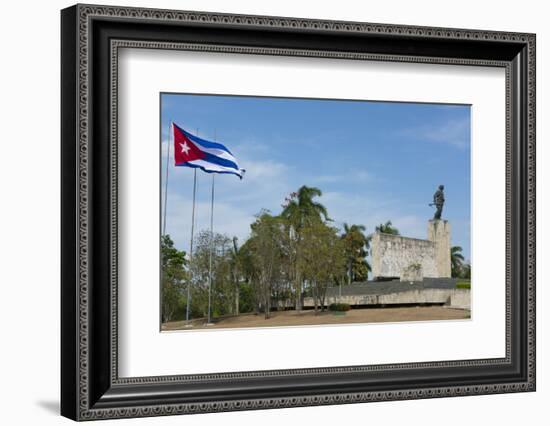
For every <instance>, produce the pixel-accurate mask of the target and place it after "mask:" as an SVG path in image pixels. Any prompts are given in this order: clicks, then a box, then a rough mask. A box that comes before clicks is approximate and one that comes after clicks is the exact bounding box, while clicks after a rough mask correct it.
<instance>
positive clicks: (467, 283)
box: [456, 281, 471, 289]
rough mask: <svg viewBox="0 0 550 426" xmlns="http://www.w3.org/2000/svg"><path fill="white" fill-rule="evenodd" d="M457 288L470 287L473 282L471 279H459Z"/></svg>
mask: <svg viewBox="0 0 550 426" xmlns="http://www.w3.org/2000/svg"><path fill="white" fill-rule="evenodd" d="M456 288H467V289H470V288H471V283H470V281H459V282H457V283H456Z"/></svg>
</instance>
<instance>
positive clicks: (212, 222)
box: [207, 130, 216, 324]
mask: <svg viewBox="0 0 550 426" xmlns="http://www.w3.org/2000/svg"><path fill="white" fill-rule="evenodd" d="M214 140H216V131H215V130H214ZM215 175H216V174H215V173H212V199H211V201H210V256H209V259H208V322H207V324H210V323H211V320H212V252H213V250H214V176H215Z"/></svg>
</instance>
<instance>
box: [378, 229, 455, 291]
mask: <svg viewBox="0 0 550 426" xmlns="http://www.w3.org/2000/svg"><path fill="white" fill-rule="evenodd" d="M371 257H372V259H371V262H372V273H373V276H374V279H375V280H376V279H385V278H400V279H401V280H402V281H422V279H423V277H426V278H450V277H451V225H450V223H449V222H448V221H446V220H430V221H428V238H427V239H426V240H422V239H418V238H409V237H403V236H401V235H391V234H384V233H381V232H375V233H374V234H373V236H372V241H371Z"/></svg>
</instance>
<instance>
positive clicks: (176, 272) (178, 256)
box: [160, 235, 187, 322]
mask: <svg viewBox="0 0 550 426" xmlns="http://www.w3.org/2000/svg"><path fill="white" fill-rule="evenodd" d="M160 251H161V267H162V279H161V282H162V303H161V308H162V312H161V316H162V321H163V322H167V321H173V320H174V319H176V316H181V315H182V314H183V308H184V305H185V304H186V299H185V298H184V296H183V289H184V287H185V283H186V280H187V273H186V270H185V267H186V265H187V260H186V258H185V252H184V251H180V250H178V249H176V247H174V242H173V241H172V239H171V238H170V235H163V236H162V237H161V240H160Z"/></svg>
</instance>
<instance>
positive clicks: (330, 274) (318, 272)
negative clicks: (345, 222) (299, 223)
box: [300, 220, 346, 312]
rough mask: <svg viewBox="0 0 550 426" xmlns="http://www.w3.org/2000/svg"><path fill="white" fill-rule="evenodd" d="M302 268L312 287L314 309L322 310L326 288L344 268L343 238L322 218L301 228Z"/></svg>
mask: <svg viewBox="0 0 550 426" xmlns="http://www.w3.org/2000/svg"><path fill="white" fill-rule="evenodd" d="M300 261H301V265H300V267H301V270H302V271H303V274H304V277H305V279H306V280H307V282H308V284H309V285H310V287H311V293H312V296H313V300H314V308H315V312H317V311H318V310H319V308H320V310H321V312H323V311H324V310H325V298H326V293H327V289H328V287H330V286H332V285H334V284H335V282H336V281H337V279H338V277H340V276H342V275H343V274H344V273H345V270H346V252H345V246H344V240H343V239H342V238H341V237H340V236H339V235H338V229H337V228H334V227H331V226H328V225H327V224H326V223H323V222H322V221H320V220H319V221H317V222H312V223H309V224H308V225H307V226H305V227H304V228H303V233H302V256H301V257H300Z"/></svg>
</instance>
